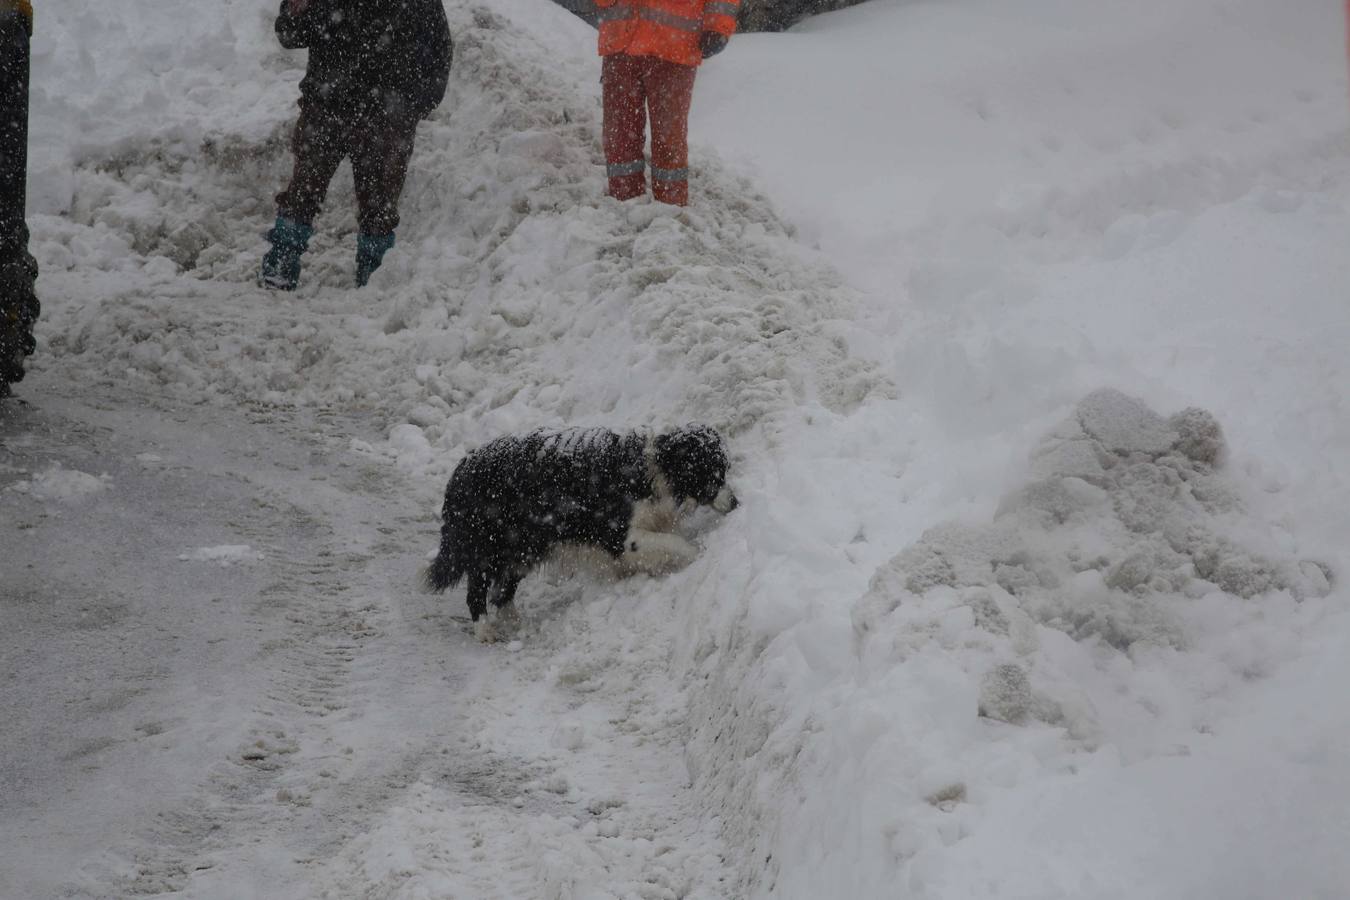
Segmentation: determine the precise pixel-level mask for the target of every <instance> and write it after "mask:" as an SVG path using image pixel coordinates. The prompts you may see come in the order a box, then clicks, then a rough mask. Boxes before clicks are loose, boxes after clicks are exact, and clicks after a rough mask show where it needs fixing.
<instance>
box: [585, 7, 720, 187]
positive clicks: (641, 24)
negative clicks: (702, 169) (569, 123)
mask: <svg viewBox="0 0 1350 900" xmlns="http://www.w3.org/2000/svg"><path fill="white" fill-rule="evenodd" d="M595 4H596V6H597V7H598V10H599V16H598V18H599V25H600V56H601V57H603V59H604V61H603V63H602V64H601V65H602V67H601V76H600V82H601V85H602V94H603V97H604V145H605V169H606V174H607V175H608V176H609V195H610V196H611V197H615V198H617V199H619V200H630V199H632V198H634V197H640V196H642V195H643V194H645V193H646V192H647V175H646V170H647V159H646V157H645V156H644V155H643V147H644V145H645V144H646V126H647V116H648V114H650V116H651V123H652V155H651V173H652V196H654V197H655V198H656V199H657V200H660V201H661V202H662V203H672V204H674V205H676V206H685V205H687V204H688V203H689V104H690V101H691V100H692V99H693V93H694V73H695V72H696V71H697V70H698V66H699V64H700V63H701V62H703V60H705V59H707V58H708V57H710V56H712V55H714V54H716V53H719V52H721V51H722V49H723V48H724V47H726V45H727V41H728V40H729V39H730V38H731V35H732V34H734V33H735V31H736V11H737V9H738V8H739V0H595Z"/></svg>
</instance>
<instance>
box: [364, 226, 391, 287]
mask: <svg viewBox="0 0 1350 900" xmlns="http://www.w3.org/2000/svg"><path fill="white" fill-rule="evenodd" d="M392 246H394V233H393V232H392V231H391V232H389V233H388V234H358V235H357V236H356V286H357V287H365V286H366V282H367V281H370V273H372V272H374V271H375V270H376V269H378V268H379V267H380V263H382V262H383V261H384V254H385V253H387V252H389V248H390V247H392Z"/></svg>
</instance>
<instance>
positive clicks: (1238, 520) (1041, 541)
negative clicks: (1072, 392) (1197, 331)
mask: <svg viewBox="0 0 1350 900" xmlns="http://www.w3.org/2000/svg"><path fill="white" fill-rule="evenodd" d="M1226 453H1227V450H1226V446H1225V442H1224V437H1223V430H1222V428H1221V427H1220V426H1219V423H1218V421H1217V420H1216V419H1215V418H1214V416H1213V415H1211V414H1210V413H1208V412H1206V411H1205V410H1202V409H1197V408H1190V409H1186V410H1184V411H1182V412H1180V413H1178V414H1177V415H1175V416H1172V417H1171V418H1163V417H1162V416H1160V415H1158V414H1157V413H1155V412H1154V411H1153V410H1151V409H1149V408H1148V406H1146V405H1145V404H1144V403H1143V402H1142V401H1140V400H1138V399H1136V398H1134V397H1130V396H1127V395H1126V394H1123V393H1121V392H1119V391H1115V390H1109V389H1108V390H1099V391H1096V392H1094V393H1092V394H1089V395H1088V396H1087V397H1085V398H1084V399H1083V400H1082V401H1080V402H1079V404H1078V405H1077V407H1076V409H1075V410H1074V413H1073V415H1072V416H1071V417H1070V418H1069V419H1068V420H1067V421H1065V422H1064V423H1063V424H1061V425H1060V426H1059V427H1057V428H1056V429H1054V430H1053V431H1052V432H1051V433H1050V434H1049V435H1048V436H1047V437H1046V438H1045V439H1044V441H1043V442H1042V443H1041V444H1040V446H1039V447H1037V448H1036V450H1035V451H1034V452H1033V454H1032V473H1033V479H1032V480H1031V481H1030V482H1029V483H1027V484H1026V485H1024V486H1023V487H1021V488H1019V489H1017V490H1016V491H1014V492H1013V493H1012V494H1010V495H1009V496H1008V497H1006V498H1005V499H1004V501H1003V502H1002V503H1001V504H1000V506H999V508H998V511H997V513H996V514H995V516H994V520H993V521H992V522H991V523H989V524H987V525H967V524H961V523H947V524H943V525H938V526H936V527H934V528H931V529H929V530H928V531H927V532H925V533H924V535H923V536H922V537H921V538H920V539H919V540H918V541H917V542H916V543H914V544H913V545H911V546H909V547H907V548H905V549H904V550H902V551H901V552H900V553H899V554H897V555H896V556H895V557H894V559H892V560H891V562H890V563H889V564H887V565H886V566H884V567H883V568H882V569H881V570H880V571H879V572H878V573H877V575H876V576H875V577H874V579H873V583H872V587H871V589H870V590H869V592H868V594H867V595H866V596H864V597H863V598H862V599H861V600H860V601H859V602H858V603H857V604H856V605H855V608H854V611H853V624H854V629H855V633H856V635H857V636H858V638H859V639H860V640H861V641H862V642H863V643H864V644H869V643H870V644H871V645H872V646H873V647H874V648H875V647H878V646H885V647H886V650H885V651H880V652H884V653H886V654H887V655H890V656H891V657H892V658H893V659H894V658H896V656H895V654H896V653H897V652H898V650H899V648H900V647H901V646H902V645H908V644H912V643H913V642H914V641H916V640H919V641H926V640H928V639H929V638H930V636H931V635H930V634H928V633H919V636H918V637H916V631H915V623H916V621H917V619H916V617H918V619H928V620H931V619H932V617H934V616H938V615H949V614H950V611H951V610H952V609H954V608H956V607H957V606H958V605H960V606H965V607H967V608H969V610H970V612H971V614H972V618H971V624H972V626H973V627H972V628H971V634H970V635H969V636H968V637H966V638H964V639H963V640H964V643H965V644H966V645H967V646H974V645H976V644H978V645H980V646H983V647H985V648H986V650H987V658H986V662H985V663H984V665H985V671H984V673H983V674H982V676H981V682H980V690H979V701H978V707H979V712H980V714H981V715H984V716H986V717H988V718H991V719H997V720H999V721H1002V722H1008V723H1012V724H1018V723H1022V722H1025V721H1027V720H1028V719H1032V718H1035V719H1040V720H1042V721H1046V722H1054V723H1062V722H1063V721H1064V719H1063V716H1062V714H1061V712H1060V711H1059V706H1058V705H1057V703H1055V702H1054V701H1053V700H1051V699H1050V698H1049V697H1048V696H1045V695H1041V694H1038V693H1037V691H1036V689H1035V688H1036V684H1037V671H1036V660H1037V656H1036V654H1034V653H1032V652H1031V651H1032V650H1034V648H1035V646H1036V643H1037V639H1036V638H1035V636H1034V632H1035V631H1036V629H1037V627H1038V626H1039V628H1040V629H1041V630H1043V629H1047V628H1048V629H1052V630H1054V631H1058V632H1063V633H1064V634H1066V635H1068V636H1069V637H1070V638H1072V639H1073V640H1075V641H1082V642H1088V643H1089V644H1094V643H1095V644H1102V645H1105V646H1107V647H1109V648H1112V649H1114V650H1116V651H1120V652H1126V653H1128V652H1132V651H1133V650H1135V648H1137V647H1139V646H1141V645H1146V646H1155V647H1171V648H1176V649H1182V648H1185V647H1186V646H1187V644H1188V634H1187V631H1186V628H1185V626H1184V624H1183V617H1182V615H1181V614H1182V612H1183V610H1184V607H1185V605H1186V604H1187V603H1188V602H1190V601H1191V600H1193V599H1196V598H1200V597H1203V596H1206V595H1211V594H1215V593H1219V594H1223V595H1227V596H1229V597H1231V598H1233V599H1234V600H1238V599H1253V598H1259V597H1261V596H1263V595H1266V594H1269V593H1271V592H1276V591H1284V592H1287V593H1288V594H1289V595H1290V596H1292V597H1293V598H1294V599H1296V600H1297V599H1303V598H1305V597H1310V596H1325V595H1326V594H1327V593H1328V591H1329V590H1330V585H1331V573H1330V570H1329V569H1328V568H1327V567H1326V566H1325V565H1324V564H1321V563H1319V562H1317V561H1314V560H1301V559H1298V558H1297V557H1295V556H1292V555H1290V554H1288V553H1286V552H1284V551H1282V550H1281V549H1280V548H1279V546H1278V542H1276V541H1275V540H1273V539H1270V538H1267V539H1265V540H1262V539H1261V537H1260V536H1261V534H1262V526H1261V523H1259V522H1255V521H1252V517H1251V516H1250V515H1249V514H1248V513H1247V511H1246V508H1245V506H1244V504H1243V502H1242V499H1241V497H1242V486H1241V484H1240V483H1238V482H1237V481H1235V480H1234V479H1233V478H1232V477H1231V476H1230V475H1229V474H1228V473H1226V472H1224V471H1223V470H1222V469H1221V467H1220V463H1221V462H1222V460H1223V459H1224V458H1225V456H1226ZM972 591H976V592H977V593H973V594H972V593H971V592H972ZM902 608H903V609H904V612H903V615H902V614H900V612H899V611H900V610H901V609H902ZM1019 623H1020V624H1021V627H1022V634H1023V640H1022V642H1021V645H1020V646H1019V645H1018V642H1017V641H1015V640H1014V638H1013V631H1014V630H1015V629H1014V625H1015V624H1019ZM899 630H903V632H904V634H903V635H902V634H900V633H898V631H899ZM957 643H960V641H958V642H957ZM868 652H878V651H875V650H873V651H865V655H867V653H868ZM902 655H903V654H902ZM1014 660H1016V661H1014ZM1052 693H1053V689H1052Z"/></svg>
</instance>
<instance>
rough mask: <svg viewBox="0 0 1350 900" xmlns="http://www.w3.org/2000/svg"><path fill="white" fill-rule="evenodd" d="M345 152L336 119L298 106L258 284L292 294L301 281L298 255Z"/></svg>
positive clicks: (342, 129)
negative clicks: (289, 160)
mask: <svg viewBox="0 0 1350 900" xmlns="http://www.w3.org/2000/svg"><path fill="white" fill-rule="evenodd" d="M346 151H347V132H346V128H345V127H344V126H343V123H342V122H341V121H339V120H338V119H337V117H335V116H332V115H330V114H328V113H326V112H325V111H323V110H319V109H314V108H312V107H310V106H308V105H306V104H303V103H302V104H301V107H300V120H299V121H298V122H296V124H295V133H294V134H293V135H292V137H291V152H292V154H293V155H294V156H295V168H294V169H293V171H292V173H291V180H290V183H289V184H288V185H286V189H285V190H283V191H282V192H281V193H280V194H277V219H276V223H275V224H274V225H273V226H272V230H271V231H269V232H268V233H267V239H268V240H269V241H271V242H272V249H271V250H268V251H267V255H266V256H264V257H263V262H262V269H261V270H260V271H259V272H258V283H259V284H261V285H262V286H263V287H269V288H274V289H277V290H284V291H293V290H295V287H296V285H297V284H298V283H299V280H300V256H301V254H303V253H304V252H305V250H306V249H307V248H308V247H309V239H310V237H311V236H312V235H313V234H314V217H315V216H317V215H318V214H319V210H320V209H321V208H322V207H323V201H324V198H325V197H326V196H327V195H328V183H329V182H330V181H332V180H333V175H334V174H335V173H336V172H337V168H338V165H339V164H340V163H341V162H342V157H343V156H345V155H346Z"/></svg>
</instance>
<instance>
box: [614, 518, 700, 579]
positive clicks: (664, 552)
mask: <svg viewBox="0 0 1350 900" xmlns="http://www.w3.org/2000/svg"><path fill="white" fill-rule="evenodd" d="M697 555H698V548H697V547H695V546H694V545H693V544H691V543H689V541H687V540H685V539H684V538H682V537H680V536H679V535H678V534H666V533H663V532H658V531H644V530H642V529H640V528H630V529H629V530H628V537H626V538H625V539H624V542H623V556H622V557H621V558H620V560H619V562H620V565H621V566H622V567H623V568H624V569H625V570H627V571H630V572H646V573H647V574H649V575H659V574H661V573H663V572H673V571H675V570H676V569H682V568H684V567H685V566H687V565H689V564H690V563H691V562H693V561H694V557H695V556H697Z"/></svg>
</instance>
